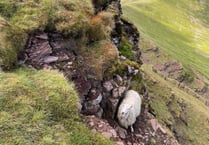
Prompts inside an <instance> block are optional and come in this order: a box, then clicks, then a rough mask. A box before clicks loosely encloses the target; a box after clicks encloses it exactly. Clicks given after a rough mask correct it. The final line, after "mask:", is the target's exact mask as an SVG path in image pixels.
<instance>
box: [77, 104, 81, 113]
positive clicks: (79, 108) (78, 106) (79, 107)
mask: <svg viewBox="0 0 209 145" xmlns="http://www.w3.org/2000/svg"><path fill="white" fill-rule="evenodd" d="M77 108H78V111H79V112H80V111H81V109H82V105H81V103H80V102H78V104H77Z"/></svg>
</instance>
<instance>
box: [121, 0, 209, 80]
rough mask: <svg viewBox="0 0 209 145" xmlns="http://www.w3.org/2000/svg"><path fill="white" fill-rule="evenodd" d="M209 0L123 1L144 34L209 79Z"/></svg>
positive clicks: (125, 9) (128, 15) (124, 10)
mask: <svg viewBox="0 0 209 145" xmlns="http://www.w3.org/2000/svg"><path fill="white" fill-rule="evenodd" d="M208 3H209V1H208V0H206V1H205V3H199V2H198V1H194V0H192V1H191V0H178V1H176V0H169V1H168V0H122V4H123V12H124V16H125V17H127V18H129V19H130V20H131V21H133V22H134V23H135V24H136V25H137V27H138V28H139V30H140V32H141V33H142V35H143V37H145V38H148V39H151V40H152V41H154V42H155V43H156V44H157V45H158V46H160V47H161V48H162V49H163V50H165V51H166V52H167V53H169V54H170V55H171V56H173V57H174V58H176V59H178V60H179V61H181V62H182V63H183V64H184V65H185V66H190V67H194V68H196V69H197V70H199V71H200V72H201V73H202V74H204V75H205V76H207V77H208V78H209V67H208V66H209V59H208V58H207V57H205V56H208V54H209V48H208V46H209V38H208V35H209V22H208V14H207V13H206V12H207V10H208V8H209V5H208Z"/></svg>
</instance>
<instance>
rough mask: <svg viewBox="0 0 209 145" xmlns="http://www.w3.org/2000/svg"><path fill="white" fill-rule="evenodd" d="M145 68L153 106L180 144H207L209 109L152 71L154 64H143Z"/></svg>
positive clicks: (154, 111)
mask: <svg viewBox="0 0 209 145" xmlns="http://www.w3.org/2000/svg"><path fill="white" fill-rule="evenodd" d="M142 70H143V71H144V73H145V84H146V85H147V88H148V90H149V96H150V97H151V99H150V107H151V108H152V112H153V113H154V114H155V115H156V117H157V118H158V120H159V121H160V122H161V123H162V124H163V125H165V126H167V127H169V129H170V130H171V132H175V133H174V134H173V135H174V136H175V137H176V138H177V140H178V141H179V143H180V144H182V145H189V144H191V145H208V140H209V136H208V134H209V125H208V124H209V122H208V120H209V108H208V107H206V106H205V104H204V102H203V101H202V100H199V99H197V98H195V97H194V96H191V95H189V94H188V93H186V92H184V91H183V90H182V89H180V88H178V87H177V86H178V85H177V84H175V83H173V82H171V81H169V80H165V79H164V78H162V77H161V76H160V75H158V74H157V73H155V72H153V70H152V66H151V65H147V64H143V65H142ZM171 92H172V93H171Z"/></svg>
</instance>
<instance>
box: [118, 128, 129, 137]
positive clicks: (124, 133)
mask: <svg viewBox="0 0 209 145" xmlns="http://www.w3.org/2000/svg"><path fill="white" fill-rule="evenodd" d="M116 131H117V133H118V135H119V137H120V138H122V139H125V138H126V135H127V131H126V130H125V129H123V128H121V127H117V128H116Z"/></svg>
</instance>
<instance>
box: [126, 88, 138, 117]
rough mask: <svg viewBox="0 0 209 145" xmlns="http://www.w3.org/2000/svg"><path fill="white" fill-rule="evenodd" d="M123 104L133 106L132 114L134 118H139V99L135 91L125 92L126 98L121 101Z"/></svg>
mask: <svg viewBox="0 0 209 145" xmlns="http://www.w3.org/2000/svg"><path fill="white" fill-rule="evenodd" d="M123 103H125V104H129V105H131V106H133V112H134V113H135V116H136V117H137V116H139V114H140V112H141V97H140V96H139V94H138V93H137V92H136V91H133V90H129V91H127V93H126V96H125V98H124V100H123V101H122V104H123Z"/></svg>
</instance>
